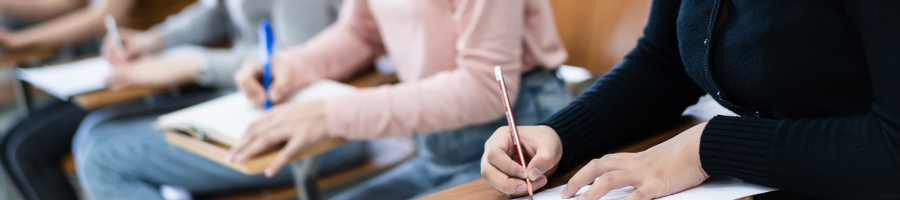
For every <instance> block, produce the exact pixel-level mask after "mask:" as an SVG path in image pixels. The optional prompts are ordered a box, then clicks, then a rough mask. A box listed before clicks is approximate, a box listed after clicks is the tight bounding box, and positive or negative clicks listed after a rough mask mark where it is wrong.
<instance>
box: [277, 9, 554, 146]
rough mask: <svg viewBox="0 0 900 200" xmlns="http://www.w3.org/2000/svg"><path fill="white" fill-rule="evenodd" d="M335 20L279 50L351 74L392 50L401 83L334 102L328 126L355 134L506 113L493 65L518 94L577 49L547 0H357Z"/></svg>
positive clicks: (340, 75) (423, 128) (449, 125)
mask: <svg viewBox="0 0 900 200" xmlns="http://www.w3.org/2000/svg"><path fill="white" fill-rule="evenodd" d="M344 4H345V5H344V8H342V9H343V10H342V13H341V16H340V18H339V20H338V22H336V23H335V24H334V25H332V26H331V27H329V28H328V29H326V30H324V31H322V32H321V33H320V34H319V35H317V36H316V37H315V38H313V39H311V40H310V41H308V42H307V43H306V44H304V45H301V46H297V47H292V48H289V49H285V50H284V51H282V52H280V53H279V54H280V55H279V56H281V57H284V58H287V59H288V60H289V61H288V64H289V65H292V66H295V67H299V68H303V70H301V71H302V73H306V75H310V74H312V75H313V76H316V77H321V78H328V79H344V78H347V76H350V75H351V74H352V73H353V72H354V71H355V70H356V68H357V66H360V65H362V64H363V63H366V62H369V61H370V60H371V59H372V58H373V57H374V56H377V55H380V54H382V53H385V51H386V53H388V55H389V56H390V58H391V60H393V61H394V64H395V66H396V69H397V75H398V76H399V78H400V81H401V83H399V84H396V85H387V86H380V87H374V88H367V89H363V90H361V91H360V92H359V93H356V94H353V95H348V96H341V97H335V98H331V99H328V100H326V101H325V112H326V121H327V128H328V131H329V132H330V133H331V134H333V135H336V136H343V137H346V138H348V139H367V138H374V137H382V136H388V135H398V134H399V135H405V136H410V135H412V134H415V133H430V132H435V131H440V130H448V129H455V128H461V127H464V126H468V125H473V124H478V123H484V122H488V121H490V120H495V119H498V118H500V117H501V116H503V105H502V104H501V102H502V101H501V97H500V92H499V89H498V86H497V82H496V81H495V80H494V75H493V67H494V66H501V67H502V68H503V70H504V71H503V72H504V75H505V77H506V84H507V87H508V89H509V93H510V94H509V95H510V98H512V99H511V101H512V102H515V100H516V97H517V95H518V89H519V80H520V78H521V74H522V73H523V72H524V71H527V70H530V69H532V68H533V67H534V66H545V67H547V68H556V67H558V66H559V65H560V64H561V63H562V62H563V61H564V60H565V59H566V57H567V54H566V51H565V49H564V48H563V46H562V43H561V42H560V40H559V36H558V35H557V33H556V24H555V22H554V21H553V13H552V10H551V8H550V3H549V2H548V1H547V0H371V1H369V0H347V1H345V2H344Z"/></svg>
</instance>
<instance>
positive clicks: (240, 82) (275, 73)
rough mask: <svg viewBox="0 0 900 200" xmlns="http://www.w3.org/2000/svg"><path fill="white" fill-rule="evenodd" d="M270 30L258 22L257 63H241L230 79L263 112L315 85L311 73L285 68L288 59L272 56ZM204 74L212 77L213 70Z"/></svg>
mask: <svg viewBox="0 0 900 200" xmlns="http://www.w3.org/2000/svg"><path fill="white" fill-rule="evenodd" d="M272 30H273V29H272V27H271V26H270V25H269V23H268V22H267V20H263V22H260V52H259V54H260V59H259V60H248V61H245V62H244V64H243V65H242V66H241V69H240V70H238V72H237V73H235V76H234V80H235V84H236V85H237V87H238V89H239V90H241V91H242V92H244V94H245V95H247V99H250V101H252V102H253V103H254V104H255V105H257V106H260V107H264V108H265V107H266V104H267V102H269V106H272V105H275V104H278V103H281V102H283V101H285V100H287V99H288V98H289V97H290V96H291V94H293V93H294V92H296V91H298V90H300V89H302V88H304V87H306V86H307V85H309V84H311V83H313V82H315V81H317V79H316V77H313V76H312V74H311V73H308V72H307V73H303V71H302V70H301V68H302V67H298V66H292V65H290V64H288V63H290V62H289V61H286V60H288V59H286V58H283V57H281V56H279V54H278V53H276V52H275V49H274V43H275V35H274V32H273V31H272ZM265 35H268V37H266V36H265ZM207 70H208V72H207V73H214V72H212V70H214V69H207Z"/></svg>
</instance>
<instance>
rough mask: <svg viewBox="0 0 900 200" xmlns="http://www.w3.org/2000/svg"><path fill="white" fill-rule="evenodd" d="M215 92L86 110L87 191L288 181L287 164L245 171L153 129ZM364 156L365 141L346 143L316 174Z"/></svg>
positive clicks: (83, 173) (153, 195) (148, 195)
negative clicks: (269, 172)
mask: <svg viewBox="0 0 900 200" xmlns="http://www.w3.org/2000/svg"><path fill="white" fill-rule="evenodd" d="M196 96H197V95H195V96H193V97H196ZM216 96H218V95H217V94H212V95H209V94H207V95H206V96H203V97H197V98H191V97H181V98H179V99H175V100H165V99H164V100H158V101H156V103H155V105H165V106H155V105H148V104H146V103H141V102H137V103H132V104H130V105H123V106H117V107H111V108H107V109H101V110H98V111H95V112H93V113H91V114H89V115H88V117H87V118H85V120H84V121H83V122H82V124H81V127H79V130H78V132H77V133H76V135H75V139H74V142H73V145H72V148H73V152H74V153H75V159H76V166H77V170H78V171H77V173H78V178H79V183H80V184H81V187H82V189H83V190H84V192H85V195H86V196H88V198H90V199H97V200H103V199H163V198H162V196H161V194H160V192H159V187H160V186H162V185H170V186H176V187H180V188H184V189H186V190H188V191H190V192H191V193H194V194H204V193H216V192H223V191H234V190H248V189H256V188H264V187H270V186H278V185H287V184H290V183H292V181H293V179H292V176H291V170H290V168H288V167H286V168H284V169H283V170H281V172H279V173H278V174H277V175H275V177H272V178H266V177H265V176H263V175H261V174H260V175H255V176H248V175H245V174H242V173H240V172H237V171H234V170H232V169H230V168H227V167H225V166H222V165H220V164H218V163H215V162H213V161H210V160H208V159H206V158H203V157H200V156H197V155H195V154H193V153H190V152H187V151H185V150H183V149H181V148H178V147H175V146H172V145H170V144H169V143H167V142H166V141H165V138H164V136H163V133H162V131H160V130H155V129H154V128H153V122H154V121H156V119H157V117H158V116H159V115H160V114H164V113H167V112H171V111H173V110H177V109H179V108H183V107H185V106H188V105H192V104H195V103H199V102H202V101H205V100H208V99H211V98H214V97H216ZM367 157H368V153H367V143H364V142H354V143H350V144H347V145H344V146H342V147H339V148H337V149H335V150H332V151H329V152H327V153H325V154H323V155H322V157H320V158H319V159H318V160H319V162H318V166H317V169H318V173H319V174H328V173H333V172H335V171H338V170H343V169H347V168H349V167H352V166H354V165H357V164H360V163H362V162H363V161H365V159H366V158H367Z"/></svg>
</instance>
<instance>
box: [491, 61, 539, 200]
mask: <svg viewBox="0 0 900 200" xmlns="http://www.w3.org/2000/svg"><path fill="white" fill-rule="evenodd" d="M494 76H495V77H496V78H497V84H498V85H500V93H501V95H500V96H502V97H503V108H504V109H505V110H506V122H507V123H509V133H510V134H512V138H513V143H514V144H515V145H516V148H515V150H516V155H517V156H518V157H519V164H520V165H522V168H525V169H528V168H527V167H526V163H525V155H524V154H523V153H522V143H520V142H519V131H518V130H517V129H516V119H515V118H514V117H513V113H512V107H511V106H510V104H509V94H508V93H507V92H506V83H504V82H503V70H502V69H500V66H495V67H494ZM525 186H526V187H527V189H528V198H531V200H534V191H533V190H532V189H531V188H532V187H531V180H529V179H528V178H525Z"/></svg>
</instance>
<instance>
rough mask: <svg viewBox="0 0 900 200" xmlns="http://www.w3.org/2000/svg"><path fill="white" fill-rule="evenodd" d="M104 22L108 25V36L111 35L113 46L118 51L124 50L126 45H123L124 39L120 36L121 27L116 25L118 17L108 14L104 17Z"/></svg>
mask: <svg viewBox="0 0 900 200" xmlns="http://www.w3.org/2000/svg"><path fill="white" fill-rule="evenodd" d="M103 24H104V25H106V36H107V37H109V40H110V41H113V48H115V49H116V51H119V52H121V51H124V50H125V47H124V46H123V45H122V39H121V38H119V28H118V27H116V18H115V17H113V16H112V15H106V17H104V18H103Z"/></svg>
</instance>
